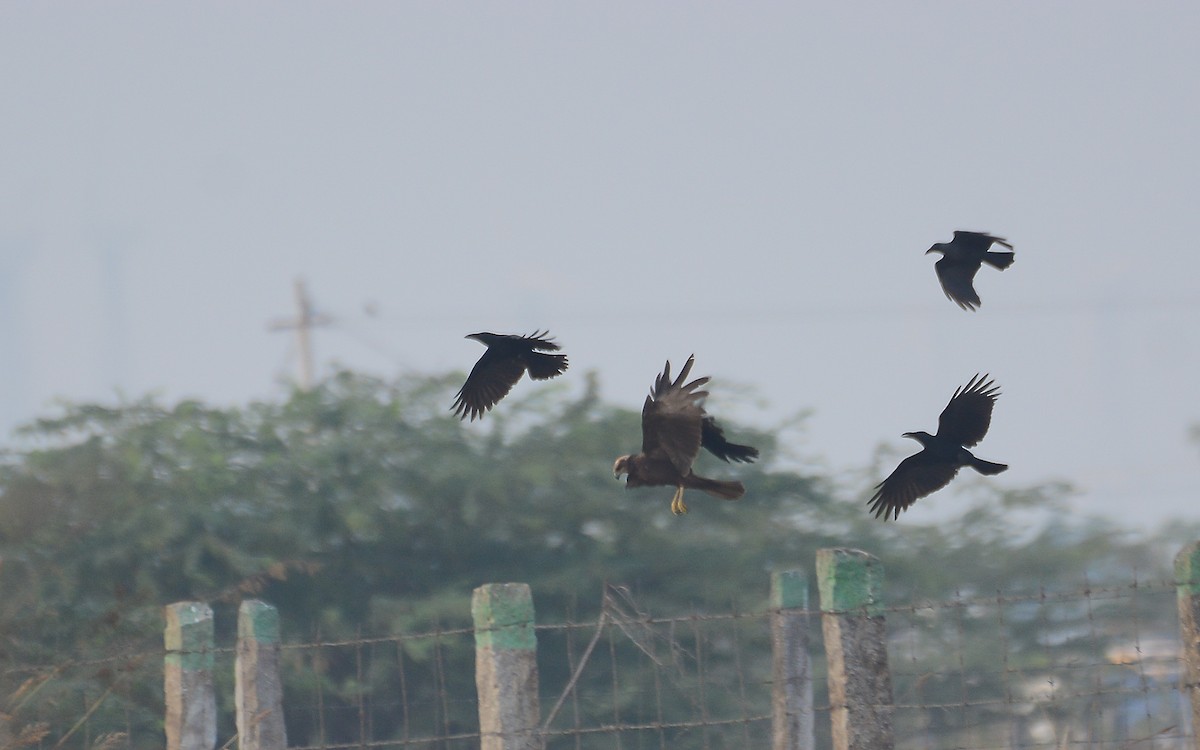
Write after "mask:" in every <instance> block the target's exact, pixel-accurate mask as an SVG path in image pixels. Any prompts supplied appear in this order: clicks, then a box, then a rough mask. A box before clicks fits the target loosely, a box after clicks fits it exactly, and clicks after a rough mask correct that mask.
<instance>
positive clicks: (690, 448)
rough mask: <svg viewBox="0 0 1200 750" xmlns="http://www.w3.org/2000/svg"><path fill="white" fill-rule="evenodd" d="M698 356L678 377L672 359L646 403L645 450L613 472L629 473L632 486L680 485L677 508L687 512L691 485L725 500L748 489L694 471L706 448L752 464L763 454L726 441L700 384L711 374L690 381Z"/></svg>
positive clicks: (673, 505)
mask: <svg viewBox="0 0 1200 750" xmlns="http://www.w3.org/2000/svg"><path fill="white" fill-rule="evenodd" d="M694 361H695V357H694V356H692V357H688V361H687V363H686V364H685V365H684V366H683V369H682V370H681V371H680V372H679V377H677V378H676V379H675V380H674V381H672V380H671V363H670V362H669V361H668V362H667V364H666V367H664V368H663V371H662V374H661V375H659V376H658V377H657V378H655V381H654V390H652V391H651V392H650V395H649V396H647V397H646V402H645V404H643V405H642V452H641V453H637V454H635V455H627V456H621V457H620V458H618V459H617V460H616V462H615V463H613V475H615V476H616V477H617V478H620V476H621V475H622V474H627V475H628V476H627V477H626V479H625V486H626V487H661V486H674V487H675V495H674V496H673V497H672V498H671V512H672V513H674V514H675V515H680V514H682V513H687V510H688V508H687V505H686V504H685V503H684V502H683V490H684V489H685V488H691V489H697V490H703V491H704V492H707V493H708V494H710V495H714V496H716V497H719V498H722V499H725V500H736V499H738V498H739V497H741V496H742V495H744V494H745V493H746V488H745V487H744V486H743V485H742V483H741V482H733V481H722V480H718V479H707V478H705V477H702V476H699V475H697V474H694V473H692V462H694V461H695V460H696V456H697V455H698V454H699V453H700V449H701V448H704V449H705V450H707V451H708V452H710V453H712V454H713V455H714V456H716V457H717V458H720V459H721V460H723V461H731V460H732V461H741V462H745V463H749V462H751V461H753V460H754V459H756V458H758V449H756V448H751V447H750V446H748V445H738V444H737V443H731V442H729V441H728V440H726V439H725V433H724V431H723V430H722V429H721V428H720V427H719V426H717V423H716V422H715V421H714V420H713V418H712V417H710V416H708V414H706V413H705V411H704V407H703V406H702V405H701V404H702V402H703V401H704V398H705V397H706V396H708V392H707V391H700V390H696V389H697V388H699V387H700V386H702V385H704V384H705V383H707V382H708V378H706V377H705V378H697V379H696V380H693V381H692V382H690V383H687V384H686V385H685V384H684V381H685V380H687V376H688V374H689V373H690V372H691V371H692V364H693V363H694Z"/></svg>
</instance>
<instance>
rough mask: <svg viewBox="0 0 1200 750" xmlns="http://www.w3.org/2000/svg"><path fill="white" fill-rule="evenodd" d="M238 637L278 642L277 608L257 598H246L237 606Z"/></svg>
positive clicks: (261, 641) (262, 641) (263, 641)
mask: <svg viewBox="0 0 1200 750" xmlns="http://www.w3.org/2000/svg"><path fill="white" fill-rule="evenodd" d="M238 639H239V640H255V641H258V642H259V643H279V610H277V609H275V608H274V607H272V606H271V605H270V604H267V603H266V602H263V601H259V600H258V599H247V600H246V601H244V602H242V603H241V605H240V606H239V607H238Z"/></svg>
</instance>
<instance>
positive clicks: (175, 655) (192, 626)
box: [163, 602, 213, 671]
mask: <svg viewBox="0 0 1200 750" xmlns="http://www.w3.org/2000/svg"><path fill="white" fill-rule="evenodd" d="M163 617H164V619H166V621H167V626H166V628H165V629H164V630H163V645H164V646H165V647H166V650H167V655H166V657H165V662H166V663H167V664H168V665H171V666H175V667H179V668H181V669H184V670H187V671H199V670H202V669H212V667H213V613H212V607H210V606H208V605H207V604H205V603H204V602H176V603H174V604H168V605H167V606H165V607H163Z"/></svg>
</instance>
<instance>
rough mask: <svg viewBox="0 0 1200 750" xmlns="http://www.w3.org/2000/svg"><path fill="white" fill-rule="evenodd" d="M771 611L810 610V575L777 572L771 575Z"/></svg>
mask: <svg viewBox="0 0 1200 750" xmlns="http://www.w3.org/2000/svg"><path fill="white" fill-rule="evenodd" d="M771 609H808V574H807V573H806V572H805V571H803V570H777V571H775V572H774V573H772V574H771Z"/></svg>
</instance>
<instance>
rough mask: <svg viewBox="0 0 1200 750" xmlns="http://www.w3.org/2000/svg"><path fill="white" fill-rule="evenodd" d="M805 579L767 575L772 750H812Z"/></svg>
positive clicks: (796, 574)
mask: <svg viewBox="0 0 1200 750" xmlns="http://www.w3.org/2000/svg"><path fill="white" fill-rule="evenodd" d="M807 610H808V575H807V574H806V573H805V572H804V571H802V570H785V571H778V572H775V573H772V574H771V661H772V670H771V671H772V674H773V676H774V680H773V682H772V685H771V728H772V736H773V738H774V739H773V741H772V743H771V747H772V748H773V749H774V750H812V748H813V747H814V744H813V688H812V664H811V662H810V660H809V657H808V612H807Z"/></svg>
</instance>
